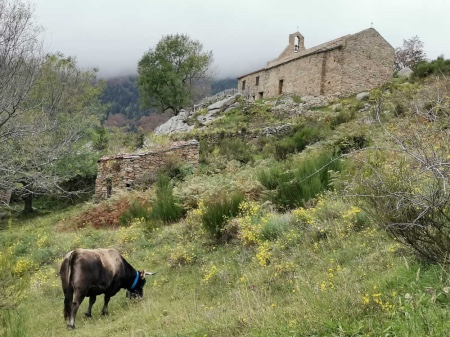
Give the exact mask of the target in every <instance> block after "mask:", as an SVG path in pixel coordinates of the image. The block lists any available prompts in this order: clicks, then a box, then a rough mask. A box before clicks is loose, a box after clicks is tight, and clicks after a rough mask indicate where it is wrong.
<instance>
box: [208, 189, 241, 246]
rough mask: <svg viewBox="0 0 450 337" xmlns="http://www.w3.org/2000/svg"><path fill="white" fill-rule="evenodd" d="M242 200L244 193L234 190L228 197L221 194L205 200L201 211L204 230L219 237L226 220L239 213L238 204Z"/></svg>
mask: <svg viewBox="0 0 450 337" xmlns="http://www.w3.org/2000/svg"><path fill="white" fill-rule="evenodd" d="M242 201H244V195H243V194H242V193H240V192H236V193H234V194H232V195H231V196H229V197H227V196H223V197H220V198H218V199H211V200H210V201H208V202H205V203H204V211H203V212H202V224H203V227H204V228H205V230H206V231H207V232H208V233H209V234H211V236H212V237H214V238H215V239H217V240H219V239H221V237H222V234H223V231H224V227H225V224H226V222H227V220H228V219H229V218H232V217H235V216H236V215H237V214H238V213H239V204H240V203H241V202H242Z"/></svg>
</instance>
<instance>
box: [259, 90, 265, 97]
mask: <svg viewBox="0 0 450 337" xmlns="http://www.w3.org/2000/svg"><path fill="white" fill-rule="evenodd" d="M263 97H264V92H263V91H260V92H259V99H263Z"/></svg>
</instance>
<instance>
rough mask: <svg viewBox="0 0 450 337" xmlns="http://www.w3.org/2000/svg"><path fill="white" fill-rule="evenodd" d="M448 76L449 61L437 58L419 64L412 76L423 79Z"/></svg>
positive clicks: (440, 57) (441, 57) (449, 72)
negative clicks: (433, 76)
mask: <svg viewBox="0 0 450 337" xmlns="http://www.w3.org/2000/svg"><path fill="white" fill-rule="evenodd" d="M448 74H450V60H449V59H447V60H446V59H444V57H443V56H439V57H438V58H437V59H436V60H433V61H431V62H428V61H423V62H420V63H419V64H418V65H417V67H416V68H415V69H414V73H413V76H414V77H418V78H424V77H427V76H430V75H448Z"/></svg>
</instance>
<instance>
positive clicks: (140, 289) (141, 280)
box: [126, 271, 156, 298]
mask: <svg viewBox="0 0 450 337" xmlns="http://www.w3.org/2000/svg"><path fill="white" fill-rule="evenodd" d="M155 274H156V273H151V272H148V271H147V272H146V271H142V272H137V274H136V279H135V282H134V283H133V286H132V287H131V288H130V289H127V294H126V296H127V297H128V298H136V297H143V296H144V285H145V282H146V279H145V275H155Z"/></svg>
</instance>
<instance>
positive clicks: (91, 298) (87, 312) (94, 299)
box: [84, 295, 97, 317]
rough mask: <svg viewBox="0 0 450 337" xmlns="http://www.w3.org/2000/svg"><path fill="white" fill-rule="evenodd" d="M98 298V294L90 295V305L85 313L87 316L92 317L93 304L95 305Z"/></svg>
mask: <svg viewBox="0 0 450 337" xmlns="http://www.w3.org/2000/svg"><path fill="white" fill-rule="evenodd" d="M96 299H97V296H95V295H92V296H91V297H89V306H88V310H87V311H86V313H85V314H84V316H86V317H92V312H91V311H92V306H93V305H94V303H95V301H96Z"/></svg>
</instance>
